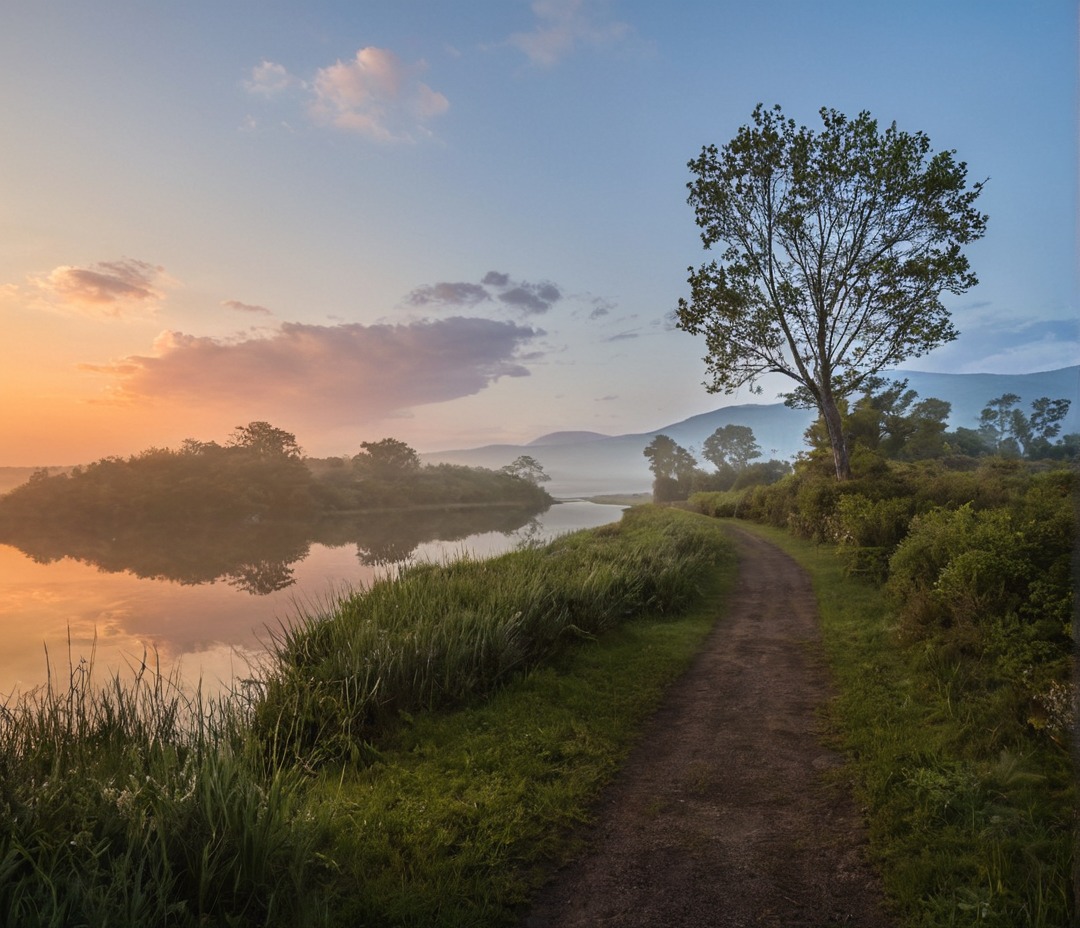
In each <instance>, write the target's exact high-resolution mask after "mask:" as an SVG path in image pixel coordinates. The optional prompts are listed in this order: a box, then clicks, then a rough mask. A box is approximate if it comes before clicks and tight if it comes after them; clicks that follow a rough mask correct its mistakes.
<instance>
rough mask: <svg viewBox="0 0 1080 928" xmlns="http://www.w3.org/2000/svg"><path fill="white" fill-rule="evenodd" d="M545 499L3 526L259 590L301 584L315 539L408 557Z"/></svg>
mask: <svg viewBox="0 0 1080 928" xmlns="http://www.w3.org/2000/svg"><path fill="white" fill-rule="evenodd" d="M545 509H546V507H539V508H538V507H536V506H532V507H527V508H522V507H518V506H483V507H472V508H465V507H462V508H446V509H407V510H382V511H377V512H365V513H355V514H350V515H335V516H326V517H323V518H321V519H319V520H317V521H288V522H272V521H266V522H248V523H244V524H240V525H237V524H229V523H218V522H213V523H207V522H200V523H195V524H191V523H188V524H185V525H183V526H176V525H166V526H147V525H142V526H138V527H133V528H129V529H120V530H117V529H116V528H111V529H109V530H107V531H101V532H99V531H95V530H93V529H88V528H87V527H86V526H85V525H83V526H68V527H64V526H58V525H56V524H52V525H49V526H42V525H36V526H35V525H10V524H9V525H6V526H4V527H3V532H2V536H3V537H2V538H0V541H3V542H4V543H7V544H10V545H12V546H13V547H16V548H18V549H19V550H21V551H22V552H23V553H24V554H26V555H27V556H28V557H30V558H31V559H32V560H34V561H36V562H37V563H39V564H49V563H52V562H54V561H57V560H60V559H61V558H72V559H74V560H77V561H80V562H82V563H85V564H89V565H91V566H94V567H97V568H98V569H99V570H102V571H105V572H108V573H120V572H127V573H131V574H133V575H135V576H136V577H142V578H147V579H154V580H169V581H172V582H174V583H179V584H185V585H191V584H206V583H214V582H217V581H223V582H225V583H228V584H229V585H230V586H233V587H236V588H237V589H240V590H243V591H245V592H247V593H250V594H252V595H255V596H265V595H268V594H270V593H274V592H276V591H278V590H282V589H285V588H286V587H289V586H291V585H292V584H293V583H295V578H294V575H293V565H295V564H297V563H298V562H299V561H301V560H303V559H304V558H305V557H306V556H307V555H308V552H309V550H310V547H311V545H312V544H322V545H326V546H328V547H341V546H344V545H348V544H355V545H356V551H357V557H358V559H359V561H360V563H361V564H365V565H384V564H393V563H398V562H401V561H404V560H407V559H408V558H409V557H410V556H411V555H412V554H413V552H414V551H415V550H416V548H417V547H418V546H419V545H421V544H424V543H425V542H430V541H458V540H461V539H464V538H467V537H468V536H470V535H476V534H480V533H485V532H500V533H502V534H505V535H510V534H513V533H514V532H516V531H518V530H519V529H521V528H522V527H523V526H528V525H529V524H530V522H531V523H534V524H535V518H536V516H537V515H539V514H540V513H541V512H543V511H545Z"/></svg>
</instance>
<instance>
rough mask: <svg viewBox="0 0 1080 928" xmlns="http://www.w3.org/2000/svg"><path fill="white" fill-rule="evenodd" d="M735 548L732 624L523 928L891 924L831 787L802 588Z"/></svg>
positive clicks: (797, 574) (790, 567)
mask: <svg viewBox="0 0 1080 928" xmlns="http://www.w3.org/2000/svg"><path fill="white" fill-rule="evenodd" d="M735 535H736V539H737V541H738V543H739V547H740V552H741V566H740V579H739V582H738V585H737V587H736V590H735V593H734V598H733V601H732V603H731V609H730V612H729V614H728V615H727V616H726V617H725V618H724V619H723V621H721V622H719V623H718V624H717V627H716V629H715V630H714V631H713V632H712V633H711V635H710V637H709V639H708V642H707V644H706V646H705V648H704V650H703V651H702V653H701V654H700V655H699V657H698V658H697V659H696V660H695V662H694V664H693V666H692V667H691V669H690V671H689V672H688V673H687V674H686V676H685V677H684V678H683V679H682V680H681V681H680V682H679V683H678V684H677V685H676V686H675V687H674V688H673V690H672V691H671V693H670V695H669V697H668V698H667V700H666V702H665V704H664V705H663V707H662V708H661V710H660V711H659V712H658V713H657V715H656V717H655V718H654V719H653V721H652V722H651V723H650V728H649V730H648V731H647V732H646V734H645V737H644V739H643V741H642V743H641V745H640V746H639V747H638V749H636V750H635V751H634V752H633V753H632V754H631V756H630V758H629V760H628V761H627V763H626V765H625V767H624V769H623V772H622V773H621V774H620V776H619V777H618V778H617V780H616V782H615V783H614V784H613V785H612V787H611V789H610V790H609V792H608V794H607V796H606V798H605V800H604V805H603V808H602V810H601V813H600V816H599V819H598V823H597V825H596V827H595V829H594V830H593V832H592V836H591V838H592V840H591V850H590V851H588V852H587V853H586V855H585V856H584V857H583V858H582V859H581V860H579V861H577V862H576V863H575V864H573V865H571V866H569V867H566V868H565V869H564V870H563V871H561V872H560V873H559V874H558V875H557V876H556V878H555V880H554V881H553V882H552V883H550V884H549V885H548V886H547V887H546V889H545V890H544V891H543V892H542V893H541V895H540V897H539V898H538V900H537V902H536V903H535V905H534V907H533V909H532V911H531V913H530V914H529V915H528V916H527V917H526V918H525V919H524V920H523V923H522V924H523V926H525V928H571V926H582V928H584V926H589V928H600V926H604V928H607V926H620V928H630V926H642V928H643V926H650V928H653V926H655V928H660V926H663V928H680V926H687V928H689V926H693V928H729V926H730V928H736V926H738V928H743V926H770V928H809V926H815V928H817V926H827V925H828V926H832V925H847V926H852V928H856V926H857V928H884V926H887V925H889V921H888V920H887V919H886V918H885V917H884V915H883V914H882V909H881V898H882V894H881V889H880V886H879V885H878V881H877V879H876V877H875V875H874V873H873V872H872V870H871V869H870V868H869V866H868V865H867V864H866V862H865V859H864V858H865V851H866V838H865V834H864V830H863V827H862V824H861V822H860V820H859V817H858V815H857V814H856V811H855V809H854V806H853V804H852V802H851V800H850V799H849V797H848V796H847V795H845V794H844V792H843V791H842V790H841V789H840V788H838V787H837V786H835V785H830V784H829V783H828V782H827V779H826V777H824V776H823V774H825V773H826V771H828V770H829V769H830V768H834V767H836V766H837V765H838V764H839V763H840V762H841V761H840V757H839V756H838V755H837V754H835V753H834V752H832V751H830V750H829V749H827V748H824V747H822V745H821V743H820V742H819V740H818V736H819V731H820V722H819V719H818V716H817V714H816V713H817V710H818V708H819V707H820V706H821V705H822V704H823V703H824V702H825V700H826V699H827V698H828V693H829V690H828V685H827V681H826V676H825V672H824V669H823V665H822V658H821V654H820V640H819V634H818V629H817V609H816V604H815V601H814V596H813V593H812V591H811V588H810V583H809V579H808V578H807V576H806V574H805V573H804V572H803V571H802V570H801V568H799V567H798V565H796V563H795V562H794V561H793V560H791V558H789V557H788V556H787V555H786V554H784V553H783V552H781V551H780V550H779V549H777V548H775V547H774V546H772V545H770V544H768V543H766V542H764V541H761V540H760V539H757V538H755V537H753V536H751V535H749V534H746V533H743V532H737V531H736V532H735Z"/></svg>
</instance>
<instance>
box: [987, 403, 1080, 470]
mask: <svg viewBox="0 0 1080 928" xmlns="http://www.w3.org/2000/svg"><path fill="white" fill-rule="evenodd" d="M1019 402H1020V397H1019V396H1018V395H1017V394H1015V393H1005V394H1003V395H1001V396H999V397H997V398H995V399H992V400H990V401H989V402H988V403H987V404H986V407H985V408H984V409H983V411H982V413H981V414H980V416H979V435H980V436H981V437H982V439H983V441H984V442H985V443H986V445H987V447H989V448H990V449H992V451H993V452H994V453H996V454H1003V455H1012V456H1018V455H1022V456H1023V457H1026V458H1035V457H1049V456H1050V455H1051V454H1052V452H1053V446H1054V444H1055V443H1054V442H1053V439H1054V438H1056V437H1057V436H1058V434H1059V433H1060V432H1061V420H1062V419H1064V418H1065V416H1066V415H1067V414H1068V412H1069V406H1070V405H1071V401H1070V400H1066V399H1057V400H1052V399H1050V397H1048V396H1040V397H1039V398H1038V399H1036V400H1034V401H1033V402H1032V404H1031V415H1030V416H1029V415H1027V414H1026V413H1024V411H1023V410H1022V409H1018V408H1017V404H1018V403H1019Z"/></svg>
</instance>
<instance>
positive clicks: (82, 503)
mask: <svg viewBox="0 0 1080 928" xmlns="http://www.w3.org/2000/svg"><path fill="white" fill-rule="evenodd" d="M361 447H362V448H363V449H364V450H363V451H361V452H360V454H358V455H357V456H356V458H355V459H354V467H353V468H349V467H347V466H345V464H344V462H342V461H341V459H330V460H329V461H311V460H308V459H303V458H301V457H300V449H299V446H298V445H297V444H296V440H295V438H294V436H293V435H292V434H291V433H289V432H285V431H283V430H281V429H278V428H275V427H274V426H271V425H270V424H269V423H266V422H252V423H250V424H249V425H247V426H243V427H239V428H237V430H236V432H234V435H233V439H232V441H231V442H230V444H229V445H228V446H226V447H222V446H221V445H218V444H217V443H216V442H200V441H196V440H195V439H186V440H185V441H184V443H183V445H182V447H181V449H180V450H179V451H171V450H169V449H163V448H150V449H148V450H146V451H143V452H141V453H139V454H137V455H133V456H131V457H130V458H127V459H123V458H119V457H113V458H103V459H102V460H100V461H97V462H95V463H93V464H89V465H87V466H86V467H76V468H75V469H74V470H73V471H72V472H71V473H70V475H69V474H63V473H61V474H56V475H53V476H50V475H49V474H48V472H47V471H45V470H39V471H37V472H35V473H34V474H33V475H32V479H31V480H29V481H28V482H27V483H25V484H23V485H21V486H19V487H16V488H15V489H14V490H12V491H11V492H9V493H7V494H5V495H3V496H2V497H0V537H3V538H4V539H5V540H8V541H11V542H12V543H16V544H19V545H20V547H23V548H24V550H30V549H32V548H34V547H41V546H42V544H43V543H44V545H45V546H52V547H55V545H51V541H55V535H56V533H57V532H60V531H63V532H64V533H65V534H66V535H67V537H69V538H70V537H73V536H74V537H75V538H76V541H75V547H76V548H77V549H79V550H78V551H76V550H74V549H73V550H72V551H69V552H67V553H70V554H74V555H75V556H82V554H81V552H82V551H87V550H90V549H94V548H97V549H101V550H106V549H107V548H108V547H109V546H110V545H111V544H112V542H113V541H114V540H115V539H117V538H118V537H125V536H130V535H132V534H136V533H139V532H146V531H149V530H150V529H152V528H153V527H160V526H170V527H172V528H175V527H176V526H184V527H185V529H186V530H187V532H188V533H189V534H191V533H199V532H205V531H208V530H209V529H210V528H214V529H216V530H220V531H226V532H235V531H237V530H238V529H239V528H240V527H250V526H252V525H258V524H261V523H264V522H271V521H276V522H294V523H296V522H304V523H308V524H309V525H310V524H312V523H314V522H315V521H316V520H317V519H318V518H321V517H325V516H327V515H331V514H334V513H340V512H343V511H350V510H360V509H372V508H393V507H402V506H413V507H416V506H465V505H515V506H519V507H522V506H524V507H532V509H533V511H534V512H538V511H540V510H542V509H544V508H546V507H547V506H548V505H550V503H551V497H550V496H548V494H547V493H545V492H544V491H543V489H541V488H540V487H538V486H537V485H536V482H534V481H529V480H523V479H515V477H513V476H512V475H510V474H508V473H504V472H499V471H492V470H486V469H484V468H468V467H461V466H456V467H455V466H452V465H438V466H434V467H424V466H421V464H420V458H419V455H418V454H417V453H416V452H415V451H414V450H413V449H412V448H410V447H409V446H408V445H406V444H405V443H404V442H400V441H397V440H396V439H393V438H386V439H383V440H382V441H378V442H364V443H362V445H361ZM50 539H51V541H50ZM307 540H310V532H309V538H305V539H301V541H300V543H301V544H303V543H304V542H305V541H307ZM89 559H91V560H94V558H93V557H91V558H89ZM223 572H228V569H226V570H225V571H223Z"/></svg>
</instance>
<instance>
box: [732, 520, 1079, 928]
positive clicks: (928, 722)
mask: <svg viewBox="0 0 1080 928" xmlns="http://www.w3.org/2000/svg"><path fill="white" fill-rule="evenodd" d="M743 525H744V526H745V527H746V528H747V529H748V530H750V531H754V532H756V533H760V534H762V535H763V536H765V537H767V538H769V539H770V540H772V541H774V542H775V543H776V544H778V545H780V546H781V547H783V548H785V549H786V550H788V551H789V553H791V554H792V555H793V556H794V557H795V558H796V559H797V560H798V561H799V562H800V563H801V564H802V565H803V566H804V567H805V568H806V569H807V570H808V571H810V573H811V576H812V577H813V581H814V588H815V591H816V593H817V597H818V602H819V606H820V609H821V615H822V624H823V630H824V637H825V645H826V649H827V653H828V657H829V663H830V668H831V671H832V674H833V677H834V681H835V683H836V686H837V689H838V691H839V695H838V697H837V699H836V701H835V702H834V704H833V705H832V706H831V709H830V714H831V720H832V723H833V726H834V730H835V732H836V735H837V738H838V740H839V741H840V743H841V745H842V747H843V748H844V749H845V750H846V751H847V753H848V755H849V756H850V758H851V765H850V772H851V776H852V778H853V781H854V787H855V789H856V792H857V793H858V795H860V797H861V799H862V801H863V802H864V803H865V805H866V807H867V809H868V815H869V821H870V827H871V842H872V847H873V851H874V854H875V856H876V858H877V860H878V863H879V866H880V869H881V871H882V873H883V875H884V878H885V884H886V889H887V891H888V894H889V896H890V897H891V899H892V900H893V902H894V904H895V905H896V906H897V907H898V910H899V912H900V913H901V916H902V919H903V921H902V924H904V925H906V926H911V928H916V926H918V928H931V926H934V928H937V926H973V928H974V926H988V928H990V926H997V928H1017V926H1037V928H1056V926H1063V925H1068V924H1073V923H1074V921H1073V919H1074V918H1075V915H1076V911H1075V900H1074V898H1073V892H1072V886H1071V871H1072V854H1073V842H1074V834H1075V824H1076V820H1075V813H1074V809H1075V798H1076V797H1075V792H1074V785H1073V772H1072V769H1071V763H1070V758H1069V754H1068V752H1067V744H1065V743H1064V742H1063V743H1061V744H1058V743H1057V742H1056V741H1055V740H1054V739H1053V738H1051V737H1047V733H1046V731H1045V727H1044V728H1043V729H1038V728H1037V727H1036V726H1033V725H1031V724H1029V725H1027V726H1025V725H1024V723H1023V716H1022V715H1021V716H1020V717H1019V718H1018V717H1017V714H1016V710H1017V707H1016V706H1014V705H1013V702H1014V701H1015V697H1014V696H1013V694H1012V693H1011V692H1010V690H1009V688H1008V686H1007V684H1006V682H1005V681H1003V680H1002V679H999V678H997V677H995V676H993V675H991V674H989V671H988V668H987V665H986V664H985V663H984V664H983V665H981V666H980V664H979V663H978V662H976V661H973V660H972V659H970V658H969V657H966V656H965V655H964V654H962V653H960V652H958V651H956V650H951V651H950V650H949V649H948V648H946V647H943V646H942V642H941V641H935V640H933V639H923V640H921V641H917V642H916V641H910V640H909V641H907V642H906V643H905V642H904V641H903V640H902V638H901V637H900V636H899V635H898V628H897V619H896V610H895V609H894V608H893V607H892V606H891V604H890V602H889V600H888V599H887V597H886V593H885V591H884V590H882V589H881V588H880V587H878V586H875V585H872V584H871V583H869V582H866V581H865V580H860V579H855V578H853V577H852V576H851V575H850V571H849V570H848V569H846V565H845V561H844V559H842V558H840V557H838V556H837V551H836V549H835V548H834V547H833V546H831V545H828V546H825V545H815V544H813V543H811V542H807V541H802V540H798V539H794V538H792V537H791V536H790V535H789V534H788V533H786V532H782V531H780V530H778V529H772V528H764V527H761V526H751V525H745V523H744V524H743ZM980 674H982V675H983V676H981V677H980ZM1059 740H1060V739H1059Z"/></svg>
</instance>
